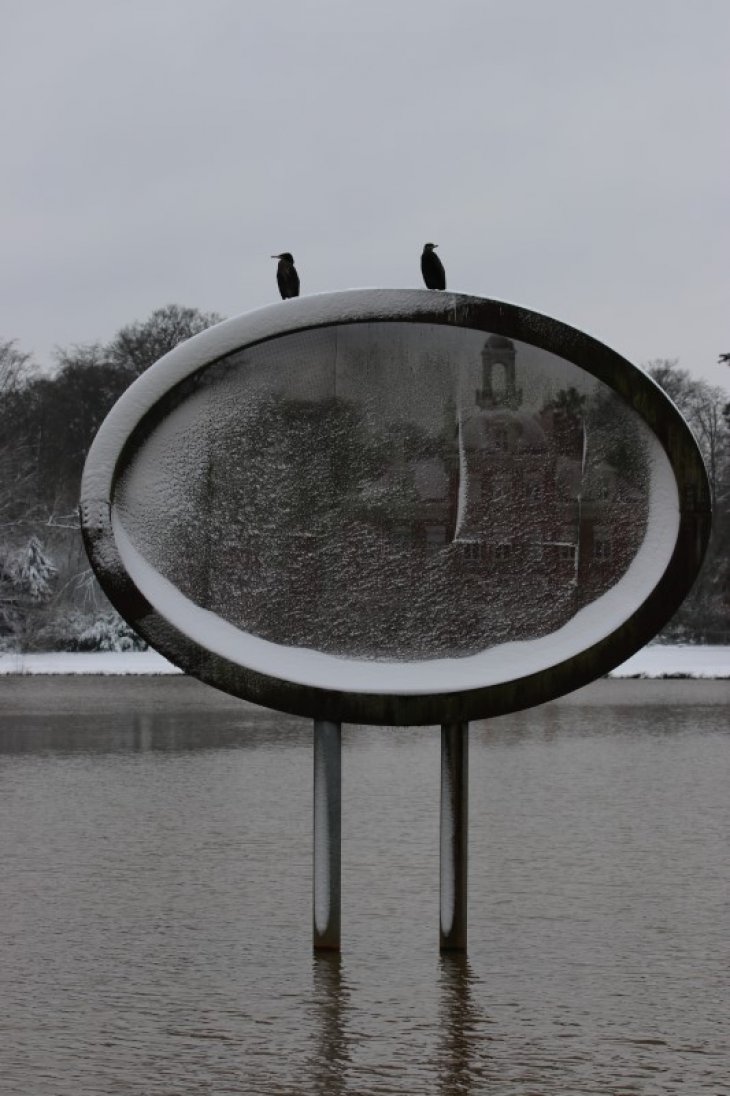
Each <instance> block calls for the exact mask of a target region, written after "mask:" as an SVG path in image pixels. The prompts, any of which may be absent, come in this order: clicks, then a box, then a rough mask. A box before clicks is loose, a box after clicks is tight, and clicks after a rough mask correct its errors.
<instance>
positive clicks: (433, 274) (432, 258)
mask: <svg viewBox="0 0 730 1096" xmlns="http://www.w3.org/2000/svg"><path fill="white" fill-rule="evenodd" d="M435 247H438V244H424V245H423V251H422V253H421V273H422V274H423V280H424V282H425V283H426V288H427V289H446V271H445V270H444V264H443V263H442V262H441V260H440V259H439V257H438V255H436V254H435V253H434V250H433V249H434V248H435Z"/></svg>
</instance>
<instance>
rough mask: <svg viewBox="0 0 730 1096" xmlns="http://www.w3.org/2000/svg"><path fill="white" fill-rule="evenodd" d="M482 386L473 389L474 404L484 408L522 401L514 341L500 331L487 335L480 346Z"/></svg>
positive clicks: (514, 405)
mask: <svg viewBox="0 0 730 1096" xmlns="http://www.w3.org/2000/svg"><path fill="white" fill-rule="evenodd" d="M481 357H482V387H481V388H478V389H477V391H476V402H477V405H478V406H479V407H481V408H483V409H484V410H485V411H486V410H492V409H493V408H495V407H511V408H513V409H515V408H517V407H519V406H520V404H521V403H522V389H521V388H518V387H517V368H516V364H515V358H516V351H515V344H514V343H513V342H512V340H511V339H507V338H505V336H504V335H490V336H489V337H488V338H487V340H486V341H485V343H484V347H483V349H482V355H481Z"/></svg>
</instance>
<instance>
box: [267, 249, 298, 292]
mask: <svg viewBox="0 0 730 1096" xmlns="http://www.w3.org/2000/svg"><path fill="white" fill-rule="evenodd" d="M271 258H272V259H278V260H279V265H278V266H277V268H276V282H277V285H278V286H279V292H280V293H281V299H282V300H283V301H285V300H287V299H288V298H289V297H298V296H299V275H298V274H297V268H296V267H295V266H294V256H293V255H292V253H291V252H290V251H282V253H281V255H272V256H271Z"/></svg>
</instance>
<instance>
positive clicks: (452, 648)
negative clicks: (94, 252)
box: [114, 323, 660, 662]
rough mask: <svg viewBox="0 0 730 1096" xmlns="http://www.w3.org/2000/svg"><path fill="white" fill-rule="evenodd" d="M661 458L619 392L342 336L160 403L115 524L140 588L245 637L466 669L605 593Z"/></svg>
mask: <svg viewBox="0 0 730 1096" xmlns="http://www.w3.org/2000/svg"><path fill="white" fill-rule="evenodd" d="M652 442H653V438H652V435H651V433H650V431H649V429H648V427H647V426H646V425H645V424H644V423H643V421H642V420H641V419H640V418H639V416H638V415H637V414H635V413H634V412H633V411H632V410H631V409H630V408H629V407H628V406H627V405H626V404H624V403H623V401H622V400H621V399H620V398H619V397H618V396H617V395H615V394H614V392H613V391H612V390H611V389H610V388H608V387H607V386H606V385H604V384H602V383H601V382H600V381H598V380H596V379H595V378H594V377H593V376H592V375H590V374H589V373H587V372H585V371H584V370H582V369H579V368H578V367H577V366H574V365H572V364H571V363H569V362H567V361H565V360H563V359H561V358H558V357H556V356H555V355H553V354H550V353H548V352H547V351H543V350H540V349H538V348H536V347H534V346H531V345H529V344H526V343H521V342H517V341H512V340H510V339H507V338H505V337H503V336H498V335H485V334H484V333H483V332H479V331H474V330H468V329H463V328H453V327H445V326H437V325H427V324H407V323H361V324H349V325H339V326H334V327H327V328H320V329H314V330H309V331H305V332H302V333H299V334H294V335H288V336H285V337H281V338H278V339H275V340H272V341H270V342H267V343H264V344H261V345H259V346H255V347H252V348H248V349H245V350H243V351H239V352H236V353H234V354H231V355H229V356H227V357H225V358H223V359H221V360H219V361H218V362H216V363H215V364H213V365H211V366H208V367H206V368H204V369H202V370H200V371H199V372H198V373H197V374H195V375H194V376H192V377H191V378H189V379H188V380H187V381H185V382H184V383H182V384H180V385H178V386H177V388H175V389H173V390H172V391H171V392H170V393H168V395H167V397H166V398H165V399H164V400H163V401H162V402H161V403H160V404H158V405H156V407H155V408H153V412H152V413H150V414H149V415H148V416H147V419H146V420H144V422H143V429H142V430H140V431H138V432H137V435H136V436H135V438H134V439H133V442H132V445H131V446H130V447H129V448H128V451H127V453H126V454H125V457H124V462H125V463H124V464H123V468H122V474H121V476H120V477H119V479H118V481H117V486H116V493H115V497H114V507H115V511H116V514H117V515H118V517H119V519H120V520H121V523H122V524H123V526H124V529H125V531H126V533H127V535H128V536H129V538H130V540H131V542H132V543H133V545H134V547H135V548H136V549H137V551H138V552H139V553H140V554H141V556H143V557H144V558H145V560H146V561H147V562H148V563H149V564H150V565H151V566H152V567H153V568H155V569H156V570H157V571H158V572H160V573H161V574H162V575H163V576H164V577H165V578H167V579H168V580H169V581H170V582H171V583H172V584H173V585H174V586H175V587H177V588H178V589H179V590H180V591H182V592H183V593H184V594H185V595H186V596H187V598H189V599H190V600H191V601H193V602H195V604H197V605H198V606H200V607H202V608H204V609H208V610H211V611H212V612H213V613H214V614H216V615H217V616H219V617H221V618H223V619H224V620H226V621H228V622H229V623H231V624H233V625H235V626H236V627H237V628H240V629H241V630H242V631H244V632H247V633H249V634H251V635H254V636H258V637H261V638H262V639H265V640H270V641H272V642H274V643H277V644H281V645H284V646H289V647H304V648H313V649H315V650H318V651H322V652H326V653H330V654H335V655H340V656H346V657H349V658H358V659H366V660H382V661H388V662H398V661H418V660H421V659H425V658H446V657H463V656H467V655H472V654H475V653H478V652H480V651H484V650H486V649H488V648H491V647H494V646H496V645H499V644H503V643H505V642H508V641H513V640H533V639H538V638H540V637H544V636H547V635H549V634H551V633H553V632H555V631H557V630H558V629H560V628H561V627H562V626H563V625H565V624H566V623H567V622H568V621H570V620H571V619H572V618H573V617H575V615H576V613H578V612H579V610H581V609H582V608H583V607H585V606H587V605H589V604H591V603H592V602H595V601H596V600H597V599H598V598H600V597H601V596H602V595H603V594H605V593H606V592H607V591H609V590H611V589H612V588H613V587H615V586H616V584H617V583H618V582H619V581H620V580H621V579H622V577H623V576H624V575H625V574H626V572H627V569H628V568H629V566H630V564H631V562H632V560H634V558H635V557H636V554H637V551H638V550H639V548H640V546H641V544H642V541H643V539H644V535H645V532H646V529H647V521H648V515H649V508H650V483H651V444H652ZM654 444H656V443H654ZM659 573H660V572H659ZM657 577H658V576H657ZM645 592H646V591H645V590H643V591H642V596H644V594H645Z"/></svg>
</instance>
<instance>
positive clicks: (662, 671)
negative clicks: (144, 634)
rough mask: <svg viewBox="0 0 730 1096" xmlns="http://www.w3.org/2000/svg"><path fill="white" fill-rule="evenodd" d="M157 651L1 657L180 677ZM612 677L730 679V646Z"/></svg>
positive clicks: (44, 668)
mask: <svg viewBox="0 0 730 1096" xmlns="http://www.w3.org/2000/svg"><path fill="white" fill-rule="evenodd" d="M179 673H181V671H180V670H179V669H178V668H177V666H173V664H172V663H171V662H168V661H167V659H166V658H163V657H162V655H159V654H157V652H156V651H137V652H130V653H121V652H119V653H118V652H91V653H88V654H70V653H68V652H61V651H51V652H48V653H47V654H32V655H17V654H12V655H11V654H0V675H2V674H179ZM610 676H611V677H675V676H676V677H711V678H730V646H726V647H695V646H671V647H669V646H664V645H663V644H653V645H651V646H649V647H644V648H643V649H642V650H641V651H638V652H637V654H635V655H632V657H631V658H630V659H628V660H627V661H626V662H624V663H623V664H622V665H621V666H617V667H616V669H615V670H613V672H612V673H611V675H610Z"/></svg>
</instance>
